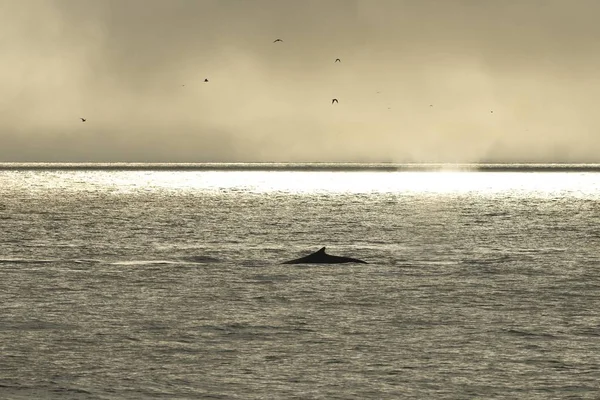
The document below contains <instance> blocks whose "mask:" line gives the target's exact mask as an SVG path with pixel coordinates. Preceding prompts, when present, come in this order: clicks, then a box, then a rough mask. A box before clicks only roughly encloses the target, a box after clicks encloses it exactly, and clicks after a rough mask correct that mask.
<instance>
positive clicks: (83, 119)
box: [79, 118, 87, 122]
mask: <svg viewBox="0 0 600 400" xmlns="http://www.w3.org/2000/svg"><path fill="white" fill-rule="evenodd" d="M79 119H80V120H81V122H85V121H87V119H85V118H79Z"/></svg>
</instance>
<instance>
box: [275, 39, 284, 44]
mask: <svg viewBox="0 0 600 400" xmlns="http://www.w3.org/2000/svg"><path fill="white" fill-rule="evenodd" d="M277 42H283V40H281V39H275V40H273V43H277Z"/></svg>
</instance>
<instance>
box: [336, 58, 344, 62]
mask: <svg viewBox="0 0 600 400" xmlns="http://www.w3.org/2000/svg"><path fill="white" fill-rule="evenodd" d="M334 62H342V60H340V59H339V58H336V59H335V61H334Z"/></svg>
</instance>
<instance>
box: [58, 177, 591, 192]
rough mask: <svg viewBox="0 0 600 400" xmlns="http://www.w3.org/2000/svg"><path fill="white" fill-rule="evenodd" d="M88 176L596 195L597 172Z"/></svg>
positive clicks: (121, 186) (205, 186)
mask: <svg viewBox="0 0 600 400" xmlns="http://www.w3.org/2000/svg"><path fill="white" fill-rule="evenodd" d="M86 177H87V179H83V180H82V179H81V178H82V177H81V176H79V180H78V182H79V183H84V182H85V181H87V183H88V184H89V183H91V184H95V185H99V186H104V187H106V186H110V187H111V189H113V190H116V191H138V190H148V191H154V190H162V191H165V190H166V191H177V192H197V191H201V192H242V193H244V192H245V193H270V192H280V193H294V194H307V195H310V194H318V193H321V194H352V193H355V194H368V193H390V194H391V193H396V194H406V195H411V194H414V195H417V194H428V193H430V194H462V193H474V192H476V193H479V194H482V195H484V194H498V193H503V192H520V193H523V194H527V193H529V194H531V195H541V196H552V195H565V194H570V195H575V196H587V197H589V196H593V197H596V196H597V195H598V196H600V173H597V172H581V173H580V172H469V171H465V172H445V171H441V172H431V171H430V172H406V171H404V172H380V171H377V172H373V171H350V172H339V171H336V172H326V171H118V172H114V171H113V172H102V173H100V174H98V173H97V172H96V173H89V172H88V173H86ZM71 183H73V184H75V182H71ZM66 186H70V185H68V184H67V185H66Z"/></svg>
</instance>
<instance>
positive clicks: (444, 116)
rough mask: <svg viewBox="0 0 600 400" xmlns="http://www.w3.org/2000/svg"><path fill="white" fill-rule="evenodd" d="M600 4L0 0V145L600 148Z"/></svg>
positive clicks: (285, 149)
mask: <svg viewBox="0 0 600 400" xmlns="http://www.w3.org/2000/svg"><path fill="white" fill-rule="evenodd" d="M598 15H600V1H597V0H574V1H566V0H560V1H559V0H501V1H500V0H493V1H492V0H410V1H403V0H0V60H1V62H0V161H65V162H71V161H73V162H78V161H89V162H93V161H102V162H110V161H136V162H153V161H156V162H203V161H223V162H235V161H278V162H285V161H290V162H310V161H328V162H336V161H347V162H353V161H356V162H371V161H372V162H387V161H391V162H600V112H598V111H599V109H600V101H599V99H600V24H599V23H598V21H597V17H598ZM277 38H281V39H282V40H283V42H278V43H273V41H274V40H275V39H277ZM336 58H340V59H341V62H339V63H334V61H335V59H336ZM205 78H207V79H208V80H209V82H204V79H205ZM182 85H185V86H182ZM333 98H337V99H338V100H339V103H337V104H332V103H331V101H332V99H333ZM80 117H84V118H87V121H86V122H85V123H84V122H81V120H80V119H79V118H80Z"/></svg>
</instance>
